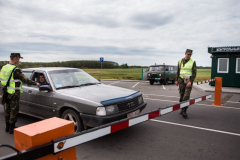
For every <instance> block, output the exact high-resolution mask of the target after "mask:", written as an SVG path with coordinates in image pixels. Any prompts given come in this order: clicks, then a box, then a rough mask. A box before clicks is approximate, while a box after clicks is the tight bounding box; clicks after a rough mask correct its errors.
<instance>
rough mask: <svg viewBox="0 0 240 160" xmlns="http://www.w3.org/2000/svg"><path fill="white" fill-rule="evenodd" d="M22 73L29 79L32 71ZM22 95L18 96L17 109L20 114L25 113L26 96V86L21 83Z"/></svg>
mask: <svg viewBox="0 0 240 160" xmlns="http://www.w3.org/2000/svg"><path fill="white" fill-rule="evenodd" d="M22 73H23V74H24V75H25V76H26V77H27V78H28V79H31V76H32V71H22ZM22 89H23V93H21V94H20V101H19V106H20V107H19V109H20V112H27V108H28V106H27V95H28V85H27V84H26V83H23V85H22Z"/></svg>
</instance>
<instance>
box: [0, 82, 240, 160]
mask: <svg viewBox="0 0 240 160" xmlns="http://www.w3.org/2000/svg"><path fill="white" fill-rule="evenodd" d="M102 83H104V84H108V85H113V86H118V87H123V88H128V89H133V90H136V91H141V92H142V93H143V94H144V100H145V101H146V102H147V103H148V105H147V107H146V109H145V110H144V111H143V112H146V111H150V110H153V109H156V108H161V107H165V106H167V105H171V104H175V103H178V100H179V94H178V88H177V86H175V85H173V84H170V85H164V86H163V85H159V84H154V85H150V84H149V83H147V82H142V81H139V82H137V81H133V82H124V81H106V80H105V81H102ZM207 94H212V96H213V98H212V99H211V100H206V101H203V102H200V103H198V104H194V105H191V106H190V107H189V109H188V119H184V118H182V116H181V115H180V114H179V112H180V110H177V111H174V112H172V113H170V114H166V115H164V116H161V117H157V118H155V119H154V120H150V121H147V122H144V123H141V124H138V125H135V126H132V127H129V128H127V129H124V130H121V131H118V132H116V133H113V134H110V135H107V136H104V137H101V138H98V139H95V140H92V141H90V142H87V143H85V144H82V145H80V146H77V147H76V150H77V157H78V159H79V160H113V159H114V160H122V159H134V160H137V159H141V160H142V159H144V160H146V159H149V160H150V159H151V160H159V159H164V160H168V159H169V160H172V159H178V160H181V159H184V160H186V159H190V160H192V159H206V160H216V159H218V160H228V159H231V160H232V159H236V160H239V159H240V152H239V149H240V125H239V124H240V102H239V101H240V95H239V94H234V95H233V96H232V97H231V98H230V99H229V100H228V101H227V102H226V103H225V104H224V106H223V107H215V106H212V103H213V102H214V101H213V100H214V93H212V92H203V91H200V90H198V89H196V88H193V90H192V94H191V98H196V97H199V96H203V95H207ZM226 95H227V94H222V98H224V97H225V96H226ZM0 119H1V120H2V121H1V123H0V128H2V130H0V143H1V144H9V145H12V146H14V138H13V135H10V134H9V133H5V131H4V128H5V123H4V112H3V108H2V107H1V106H0ZM37 121H40V120H39V119H37V118H33V117H30V116H26V115H22V114H20V115H19V118H18V123H17V126H23V125H26V124H30V123H33V122H37ZM10 153H13V151H12V150H10V149H7V148H0V156H3V155H7V154H10Z"/></svg>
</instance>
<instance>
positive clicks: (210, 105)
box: [196, 103, 240, 109]
mask: <svg viewBox="0 0 240 160" xmlns="http://www.w3.org/2000/svg"><path fill="white" fill-rule="evenodd" d="M196 104H197V105H203V106H211V107H218V108H230V109H240V108H236V107H227V106H213V105H208V104H199V103H196Z"/></svg>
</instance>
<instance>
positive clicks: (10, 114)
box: [5, 69, 36, 124]
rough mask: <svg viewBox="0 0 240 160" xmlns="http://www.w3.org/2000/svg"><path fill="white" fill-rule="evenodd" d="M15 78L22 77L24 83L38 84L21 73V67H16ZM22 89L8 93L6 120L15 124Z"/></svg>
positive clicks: (18, 83)
mask: <svg viewBox="0 0 240 160" xmlns="http://www.w3.org/2000/svg"><path fill="white" fill-rule="evenodd" d="M13 77H14V79H20V80H21V81H22V82H23V83H27V84H30V85H36V82H34V81H32V80H30V79H28V78H27V77H26V76H24V74H22V73H21V71H20V69H15V71H14V73H13ZM15 85H16V87H19V86H20V82H16V84H15ZM19 100H20V91H19V90H16V91H15V93H14V94H8V101H7V103H6V105H5V122H6V123H10V124H15V123H16V122H17V115H18V113H19Z"/></svg>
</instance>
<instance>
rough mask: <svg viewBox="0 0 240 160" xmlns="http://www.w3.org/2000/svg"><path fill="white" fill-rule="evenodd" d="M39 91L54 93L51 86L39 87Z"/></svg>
mask: <svg viewBox="0 0 240 160" xmlns="http://www.w3.org/2000/svg"><path fill="white" fill-rule="evenodd" d="M39 91H52V88H51V87H50V85H42V86H40V87H39Z"/></svg>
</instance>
